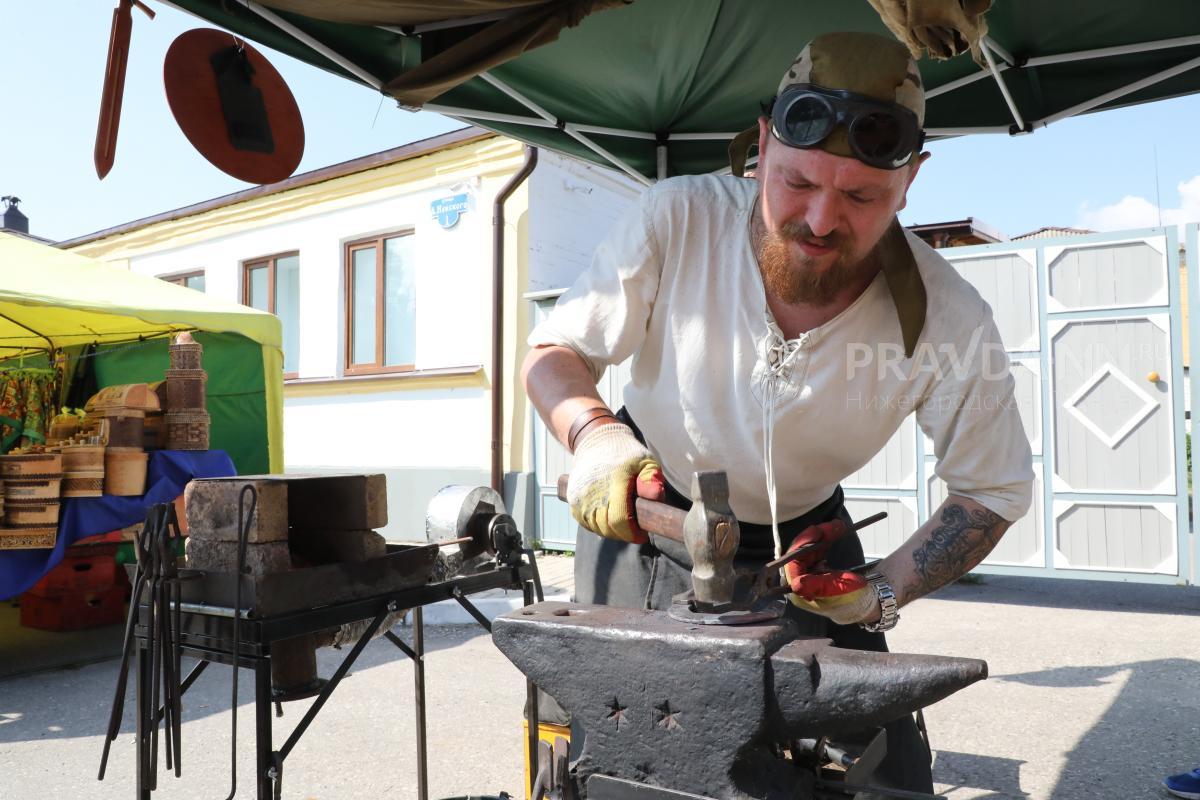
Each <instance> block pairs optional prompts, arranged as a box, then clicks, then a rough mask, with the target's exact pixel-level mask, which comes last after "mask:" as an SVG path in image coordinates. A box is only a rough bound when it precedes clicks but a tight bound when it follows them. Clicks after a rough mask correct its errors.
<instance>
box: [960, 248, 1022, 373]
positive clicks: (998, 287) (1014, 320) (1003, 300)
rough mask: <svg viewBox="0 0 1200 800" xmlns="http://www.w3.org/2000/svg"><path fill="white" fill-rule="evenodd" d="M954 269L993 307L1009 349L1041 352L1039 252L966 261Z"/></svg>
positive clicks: (1006, 347)
mask: <svg viewBox="0 0 1200 800" xmlns="http://www.w3.org/2000/svg"><path fill="white" fill-rule="evenodd" d="M954 267H955V269H957V270H958V271H959V273H960V274H961V275H962V276H963V277H964V278H966V279H967V281H968V282H970V284H971V285H972V286H974V287H975V288H976V290H978V292H979V294H980V296H981V297H983V299H984V300H985V301H987V304H988V305H989V306H991V307H992V313H993V314H994V315H995V318H996V327H997V328H998V329H999V331H1000V339H1001V340H1002V341H1003V342H1004V348H1005V349H1006V350H1008V351H1010V352H1012V351H1029V350H1037V349H1038V337H1039V335H1040V333H1041V331H1040V326H1039V324H1038V302H1037V254H1036V251H1034V250H1028V251H1022V252H1018V253H1004V254H1001V255H995V256H988V257H986V258H970V259H964V260H962V261H956V262H955V263H954Z"/></svg>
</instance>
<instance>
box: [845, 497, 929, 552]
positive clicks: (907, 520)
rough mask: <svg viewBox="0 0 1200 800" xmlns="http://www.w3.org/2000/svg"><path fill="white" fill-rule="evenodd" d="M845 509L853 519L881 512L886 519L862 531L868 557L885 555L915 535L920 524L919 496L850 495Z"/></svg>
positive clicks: (864, 548) (861, 535) (860, 533)
mask: <svg viewBox="0 0 1200 800" xmlns="http://www.w3.org/2000/svg"><path fill="white" fill-rule="evenodd" d="M846 510H847V511H849V512H850V516H851V517H852V518H854V519H856V520H857V519H864V518H866V517H869V516H871V515H872V514H877V513H879V512H880V511H886V512H887V518H886V519H884V520H881V521H879V522H876V523H875V524H874V525H869V526H867V527H866V528H863V529H862V530H861V531H859V533H858V535H859V538H860V539H861V540H862V545H863V552H864V553H865V554H866V556H867V558H882V557H884V556H886V555H887V554H888V553H890V552H892V551H893V550H895V549H896V548H897V547H899V546H900V545H901V544H903V543H904V540H905V539H907V538H908V537H909V536H911V535H912V532H913V531H914V530H916V527H917V513H916V499H915V498H899V497H878V498H876V497H847V498H846Z"/></svg>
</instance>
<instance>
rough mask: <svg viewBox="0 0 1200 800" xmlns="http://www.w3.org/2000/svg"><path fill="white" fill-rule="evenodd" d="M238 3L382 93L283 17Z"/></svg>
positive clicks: (249, 1) (375, 81)
mask: <svg viewBox="0 0 1200 800" xmlns="http://www.w3.org/2000/svg"><path fill="white" fill-rule="evenodd" d="M159 2H161V3H163V4H164V5H168V6H172V7H174V8H179V6H177V5H175V4H174V3H172V2H170V0H159ZM238 2H239V3H240V4H241V5H243V6H245V7H246V9H248V10H249V11H253V12H254V13H255V14H257V15H258V16H260V17H262V18H263V19H265V20H266V21H267V22H270V23H271V24H272V25H274V26H275V27H277V28H279V29H280V30H282V31H283V32H284V33H286V34H288V35H289V36H291V37H292V38H293V39H295V40H296V41H298V42H300V43H301V44H303V45H305V46H307V47H310V48H312V49H313V50H315V51H316V52H318V53H320V54H321V55H323V56H325V58H327V59H329V60H330V61H332V62H333V63H335V64H337V65H338V66H339V67H341V68H342V69H344V70H346V71H347V72H350V73H351V74H352V75H354V76H355V77H356V78H358V79H359V80H360V81H362V82H363V83H366V84H368V85H369V86H371V87H372V88H373V89H375V90H376V91H379V92H382V91H383V81H381V80H380V79H379V78H376V77H375V76H374V75H372V74H371V73H369V72H367V71H366V70H365V69H363V68H362V67H360V66H358V65H357V64H355V63H354V62H353V61H351V60H350V59H348V58H346V57H345V56H343V55H341V54H340V53H338V52H337V51H335V50H334V49H333V48H331V47H329V46H328V45H325V44H322V43H321V42H319V41H318V40H317V39H315V38H313V37H312V36H311V35H310V34H307V33H305V32H304V31H302V30H300V29H299V28H297V27H296V26H295V25H293V24H292V23H290V22H288V21H287V20H286V19H284V18H283V17H281V16H279V15H278V14H276V13H275V12H274V11H271V10H270V9H267V8H263V7H262V6H260V5H259V4H258V3H256V2H254V0H238ZM180 10H181V11H187V9H180ZM187 13H191V12H187ZM235 35H236V34H235Z"/></svg>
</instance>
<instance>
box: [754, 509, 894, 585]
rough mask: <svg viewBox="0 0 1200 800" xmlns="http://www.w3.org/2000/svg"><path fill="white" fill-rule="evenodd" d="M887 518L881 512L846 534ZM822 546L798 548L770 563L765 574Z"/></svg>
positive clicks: (764, 568)
mask: <svg viewBox="0 0 1200 800" xmlns="http://www.w3.org/2000/svg"><path fill="white" fill-rule="evenodd" d="M885 517H887V512H886V511H880V512H879V513H878V514H872V515H871V516H869V517H866V518H865V519H863V520H862V521H861V522H856V523H854V524H853V525H851V526H850V528H849V530H847V531H846V532H847V533H854V532H856V531H860V530H862V529H863V528H865V527H867V526H868V525H874V524H875V523H876V522H879V520H881V519H884V518H885ZM820 544H821V542H813V543H812V544H809V545H802V546H800V547H798V548H796V549H795V550H793V551H791V552H790V553H787V554H786V555H784V556H781V557H780V558H777V559H775V560H774V561H770V562H768V563H767V565H766V566H764V567H763V571H764V572H773V571H775V570H777V569H779V568H780V567H782V566H783V565H784V564H790V563H791V562H793V561H795V560H796V559H797V558H799V557H800V556H802V555H804V554H805V553H807V552H810V551H811V550H812V549H813V548H815V547H817V546H818V545H820Z"/></svg>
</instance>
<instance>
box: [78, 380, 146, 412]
mask: <svg viewBox="0 0 1200 800" xmlns="http://www.w3.org/2000/svg"><path fill="white" fill-rule="evenodd" d="M161 407H162V406H161V405H160V404H159V402H158V395H157V394H155V393H154V392H153V391H152V390H151V389H150V385H149V384H146V383H128V384H123V385H119V386H106V387H104V388H103V389H101V390H100V391H98V392H96V394H94V395H92V396H91V398H89V399H88V401H87V404H86V405H85V406H84V411H87V412H89V413H90V412H93V411H104V410H106V409H128V410H141V411H157V410H159V409H160V408H161Z"/></svg>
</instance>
